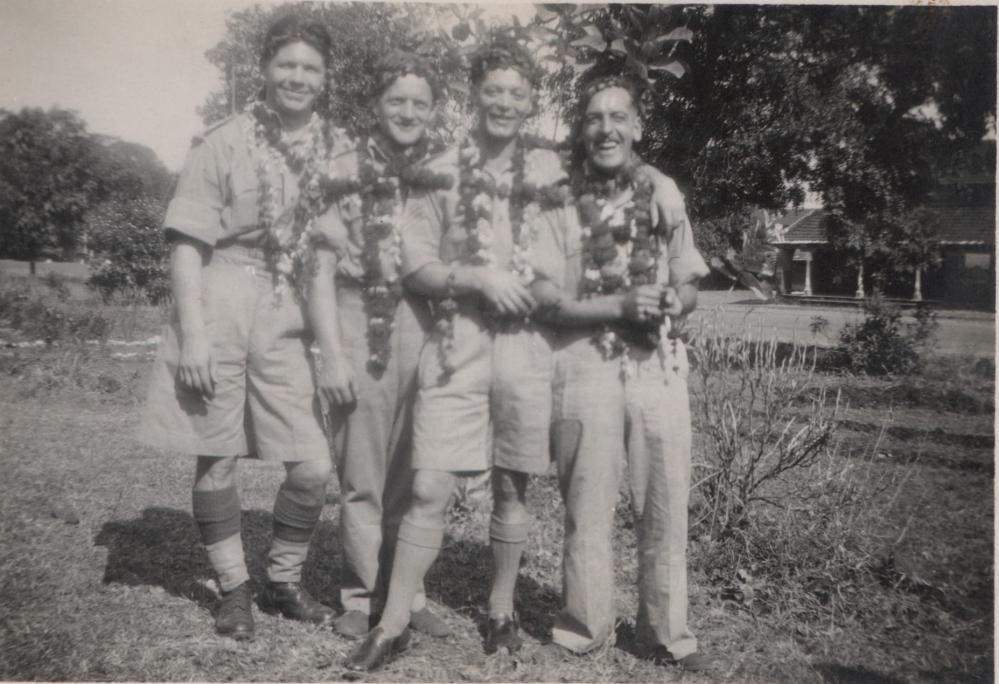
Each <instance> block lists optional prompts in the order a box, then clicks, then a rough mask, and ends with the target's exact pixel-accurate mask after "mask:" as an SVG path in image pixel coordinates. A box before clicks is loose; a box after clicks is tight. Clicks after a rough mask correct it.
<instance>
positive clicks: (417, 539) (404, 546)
mask: <svg viewBox="0 0 999 684" xmlns="http://www.w3.org/2000/svg"><path fill="white" fill-rule="evenodd" d="M443 540H444V526H443V525H437V526H434V527H420V526H418V525H414V524H413V523H412V522H411V521H410V520H409V519H408V518H403V519H402V524H401V525H399V536H398V539H397V541H396V547H395V559H394V562H393V563H392V577H391V579H390V580H389V590H388V599H387V600H386V601H385V610H384V611H383V612H382V619H381V621H380V622H379V623H378V625H379V627H381V628H382V629H384V630H385V633H386V634H387V635H388V636H397V635H399V634H401V633H402V630H404V629H405V628H406V625H408V624H409V613H410V609H411V608H412V606H413V597H414V596H416V594H417V592H419V591H420V589H421V588H422V587H423V578H424V576H425V575H426V574H427V571H428V570H430V566H431V565H433V564H434V561H435V560H436V559H437V556H438V554H440V550H441V542H442V541H443Z"/></svg>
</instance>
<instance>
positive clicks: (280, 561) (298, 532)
mask: <svg viewBox="0 0 999 684" xmlns="http://www.w3.org/2000/svg"><path fill="white" fill-rule="evenodd" d="M322 512H323V502H322V499H321V498H320V499H318V500H317V497H316V496H314V495H313V494H312V493H311V492H301V491H297V490H294V489H291V488H289V487H287V486H285V485H281V488H280V489H279V490H278V493H277V497H276V498H275V500H274V537H273V539H272V540H271V550H270V553H269V554H268V556H267V579H269V580H270V581H272V582H298V581H299V580H300V579H301V577H302V565H303V564H304V563H305V557H306V555H308V552H309V540H310V539H311V538H312V531H313V530H314V529H315V528H316V523H317V522H319V516H320V515H321V514H322Z"/></svg>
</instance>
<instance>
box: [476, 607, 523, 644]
mask: <svg viewBox="0 0 999 684" xmlns="http://www.w3.org/2000/svg"><path fill="white" fill-rule="evenodd" d="M523 644H524V642H523V640H522V639H521V638H520V623H519V622H518V620H517V613H514V614H513V615H500V616H499V617H492V616H490V617H489V620H488V622H486V643H485V649H486V653H495V652H496V651H498V650H500V649H501V648H505V649H507V650H508V651H510V653H513V652H514V651H516V650H519V649H520V647H521V646H522V645H523Z"/></svg>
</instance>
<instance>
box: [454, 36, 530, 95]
mask: <svg viewBox="0 0 999 684" xmlns="http://www.w3.org/2000/svg"><path fill="white" fill-rule="evenodd" d="M502 69H513V70H515V71H517V72H518V73H519V74H520V75H521V76H523V77H524V78H525V79H527V81H528V82H529V83H530V84H531V87H532V88H534V89H535V90H538V89H539V88H540V86H541V69H540V68H539V67H538V65H537V64H536V63H535V62H534V58H533V57H531V53H530V52H528V51H527V48H525V47H524V46H523V45H521V44H520V43H518V42H517V41H516V40H514V39H513V38H508V37H506V36H494V37H492V38H490V39H489V40H488V41H486V42H485V43H484V44H483V45H482V47H480V48H479V49H478V50H476V51H475V54H474V55H472V63H471V67H470V69H469V80H470V81H471V83H472V86H473V87H478V86H480V85H482V82H483V81H484V80H486V74H488V73H489V72H490V71H498V70H502Z"/></svg>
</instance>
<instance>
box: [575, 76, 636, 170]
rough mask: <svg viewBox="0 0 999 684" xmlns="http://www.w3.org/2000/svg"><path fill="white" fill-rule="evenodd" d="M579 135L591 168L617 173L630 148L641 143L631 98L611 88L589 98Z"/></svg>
mask: <svg viewBox="0 0 999 684" xmlns="http://www.w3.org/2000/svg"><path fill="white" fill-rule="evenodd" d="M582 135H583V147H584V148H585V149H586V156H587V158H588V159H589V160H590V163H591V164H593V165H594V166H595V167H597V168H598V169H600V170H601V171H606V172H608V173H612V172H614V171H617V170H618V169H620V168H621V167H622V166H623V165H624V164H625V163H627V161H628V159H630V158H631V148H632V145H633V144H634V143H635V142H636V141H638V140H641V139H642V124H641V121H640V120H639V117H638V110H637V108H636V107H635V103H634V101H632V99H631V94H630V93H628V91H627V90H625V89H624V88H617V87H614V88H605V89H604V90H601V91H600V92H598V93H597V94H596V95H594V96H593V97H592V98H590V103H589V105H587V107H586V113H585V114H584V115H583V130H582Z"/></svg>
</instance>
